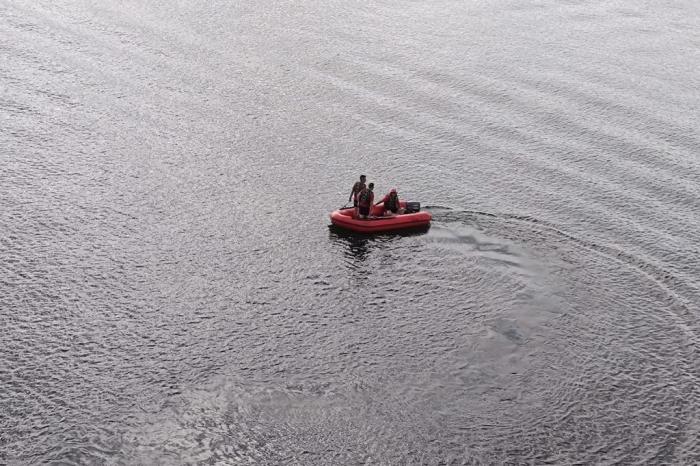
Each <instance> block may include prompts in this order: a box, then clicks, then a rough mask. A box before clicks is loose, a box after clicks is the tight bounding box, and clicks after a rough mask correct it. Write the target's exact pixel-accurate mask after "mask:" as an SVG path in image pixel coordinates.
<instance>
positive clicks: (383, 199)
mask: <svg viewBox="0 0 700 466" xmlns="http://www.w3.org/2000/svg"><path fill="white" fill-rule="evenodd" d="M373 196H374V195H373ZM384 201H386V199H385V198H382V200H381V201H379V202H377V203H376V204H373V205H379V204H381V203H383V202H384Z"/></svg>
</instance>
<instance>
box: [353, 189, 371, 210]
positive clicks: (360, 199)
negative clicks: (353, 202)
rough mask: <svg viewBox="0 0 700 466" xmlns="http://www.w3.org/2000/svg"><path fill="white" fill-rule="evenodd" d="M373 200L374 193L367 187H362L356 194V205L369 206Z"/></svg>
mask: <svg viewBox="0 0 700 466" xmlns="http://www.w3.org/2000/svg"><path fill="white" fill-rule="evenodd" d="M373 200H374V194H373V193H372V191H370V190H369V189H368V188H364V189H363V190H362V191H360V194H359V196H357V205H358V206H360V207H370V206H371V205H372V201H373Z"/></svg>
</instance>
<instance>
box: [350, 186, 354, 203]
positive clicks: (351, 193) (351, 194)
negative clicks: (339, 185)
mask: <svg viewBox="0 0 700 466" xmlns="http://www.w3.org/2000/svg"><path fill="white" fill-rule="evenodd" d="M354 195H355V186H354V185H353V187H352V191H350V197H349V198H348V202H350V201H352V196H354Z"/></svg>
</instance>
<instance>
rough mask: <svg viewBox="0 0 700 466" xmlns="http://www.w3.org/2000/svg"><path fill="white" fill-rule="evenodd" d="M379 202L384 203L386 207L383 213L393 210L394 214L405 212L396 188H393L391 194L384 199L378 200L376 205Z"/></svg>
mask: <svg viewBox="0 0 700 466" xmlns="http://www.w3.org/2000/svg"><path fill="white" fill-rule="evenodd" d="M379 204H383V208H384V210H383V211H382V213H381V215H386V213H387V212H391V213H392V214H394V215H396V214H402V213H403V209H402V208H401V205H400V204H399V194H398V193H397V192H396V188H393V189H392V190H391V191H390V192H389V194H387V195H386V196H384V199H382V200H381V201H379V202H377V203H376V204H375V205H379Z"/></svg>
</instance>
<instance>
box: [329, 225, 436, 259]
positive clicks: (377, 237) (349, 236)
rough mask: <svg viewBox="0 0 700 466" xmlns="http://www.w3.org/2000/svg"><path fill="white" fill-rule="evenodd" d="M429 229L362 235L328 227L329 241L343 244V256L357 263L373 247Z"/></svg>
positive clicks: (331, 226)
mask: <svg viewBox="0 0 700 466" xmlns="http://www.w3.org/2000/svg"><path fill="white" fill-rule="evenodd" d="M429 229H430V227H429V226H428V227H420V228H411V229H406V230H401V231H396V232H386V233H380V234H376V233H375V234H363V233H355V232H351V231H348V230H344V229H342V228H338V227H336V226H335V225H329V226H328V230H329V238H330V240H331V241H332V242H333V243H336V244H343V245H344V246H345V247H346V248H347V250H346V251H345V254H346V255H347V256H348V257H350V258H353V259H358V260H359V261H365V260H366V259H367V258H368V257H369V253H370V252H371V248H372V246H373V245H377V244H382V243H386V242H388V241H392V240H394V239H398V238H405V237H409V236H419V235H424V234H425V233H427V232H428V230H429Z"/></svg>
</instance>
